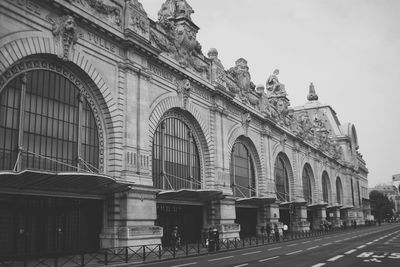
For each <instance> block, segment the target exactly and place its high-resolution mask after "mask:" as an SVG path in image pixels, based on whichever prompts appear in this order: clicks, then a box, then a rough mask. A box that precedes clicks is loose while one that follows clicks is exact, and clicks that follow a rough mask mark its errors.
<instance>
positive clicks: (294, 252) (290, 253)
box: [286, 249, 303, 255]
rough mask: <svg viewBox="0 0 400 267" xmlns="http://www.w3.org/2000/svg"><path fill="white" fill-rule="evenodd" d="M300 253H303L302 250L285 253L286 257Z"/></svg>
mask: <svg viewBox="0 0 400 267" xmlns="http://www.w3.org/2000/svg"><path fill="white" fill-rule="evenodd" d="M302 251H303V250H302V249H301V250H296V251H293V252H289V253H286V255H292V254H296V253H300V252H302Z"/></svg>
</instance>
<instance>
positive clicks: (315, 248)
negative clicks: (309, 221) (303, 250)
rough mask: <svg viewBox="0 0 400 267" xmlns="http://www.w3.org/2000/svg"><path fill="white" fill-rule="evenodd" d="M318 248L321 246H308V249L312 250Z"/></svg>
mask: <svg viewBox="0 0 400 267" xmlns="http://www.w3.org/2000/svg"><path fill="white" fill-rule="evenodd" d="M316 248H319V246H315V247H311V248H308V249H307V250H312V249H316Z"/></svg>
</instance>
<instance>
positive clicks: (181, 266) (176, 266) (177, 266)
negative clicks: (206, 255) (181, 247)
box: [171, 262, 197, 267]
mask: <svg viewBox="0 0 400 267" xmlns="http://www.w3.org/2000/svg"><path fill="white" fill-rule="evenodd" d="M195 264H197V262H189V263H184V264H179V265H174V266H171V267H183V266H189V265H195Z"/></svg>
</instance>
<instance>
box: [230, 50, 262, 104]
mask: <svg viewBox="0 0 400 267" xmlns="http://www.w3.org/2000/svg"><path fill="white" fill-rule="evenodd" d="M227 73H228V74H229V75H230V76H231V77H232V78H233V80H234V81H235V82H236V84H237V86H238V87H239V88H240V97H241V98H242V100H248V99H249V97H250V96H249V93H250V92H251V90H254V89H255V85H254V84H253V83H252V82H251V76H250V72H249V67H248V66H247V60H245V59H244V58H239V59H238V60H236V62H235V67H232V68H230V69H229V70H228V71H227ZM252 102H254V101H252ZM253 104H255V103H253Z"/></svg>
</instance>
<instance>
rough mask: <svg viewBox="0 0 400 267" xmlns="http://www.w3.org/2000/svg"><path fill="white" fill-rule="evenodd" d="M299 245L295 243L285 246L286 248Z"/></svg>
mask: <svg viewBox="0 0 400 267" xmlns="http://www.w3.org/2000/svg"><path fill="white" fill-rule="evenodd" d="M298 244H299V243H296V244H290V245H287V247H293V246H296V245H298Z"/></svg>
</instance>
